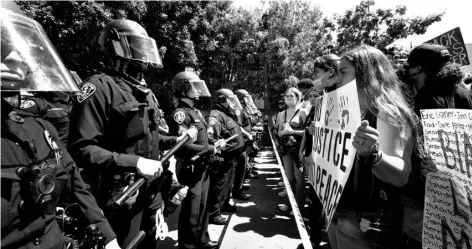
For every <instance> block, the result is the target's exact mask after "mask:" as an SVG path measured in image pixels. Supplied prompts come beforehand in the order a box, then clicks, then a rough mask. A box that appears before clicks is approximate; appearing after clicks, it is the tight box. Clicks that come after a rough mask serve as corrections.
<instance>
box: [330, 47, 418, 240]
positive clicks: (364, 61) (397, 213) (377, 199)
mask: <svg viewBox="0 0 472 249" xmlns="http://www.w3.org/2000/svg"><path fill="white" fill-rule="evenodd" d="M353 80H356V84H357V88H358V95H359V104H360V109H361V115H362V120H363V121H362V123H361V125H360V126H359V128H358V129H357V132H356V133H355V136H354V137H353V142H352V144H353V146H354V148H355V149H356V151H357V155H356V160H355V163H354V165H353V168H352V170H351V173H350V175H349V178H348V181H347V183H346V185H345V188H344V191H343V194H342V196H341V199H340V201H339V204H338V206H337V209H336V212H335V214H334V217H333V220H332V221H331V224H330V227H329V229H328V236H329V240H330V244H331V247H332V248H334V249H338V248H380V247H381V248H398V246H399V242H400V236H401V227H402V226H401V221H402V217H403V216H402V213H403V207H402V203H401V199H400V193H399V191H398V187H401V186H404V185H405V184H406V183H407V181H408V177H409V175H410V172H411V163H410V159H411V155H412V152H413V146H414V141H415V134H416V123H417V116H416V115H414V113H413V112H412V110H411V109H410V107H409V105H408V103H407V101H406V98H405V96H404V95H403V94H402V93H403V91H402V83H401V82H400V81H399V80H398V78H397V76H396V74H395V70H394V68H393V66H392V65H391V63H390V61H389V60H388V59H387V58H386V56H385V55H384V54H383V53H382V52H381V51H379V50H378V49H375V48H373V47H369V46H360V47H357V48H355V49H352V50H350V51H348V52H346V53H345V54H344V55H343V56H342V57H341V62H340V64H339V67H338V84H339V86H342V85H345V84H347V83H349V82H351V81H353Z"/></svg>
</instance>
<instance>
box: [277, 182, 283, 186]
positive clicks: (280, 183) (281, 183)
mask: <svg viewBox="0 0 472 249" xmlns="http://www.w3.org/2000/svg"><path fill="white" fill-rule="evenodd" d="M277 186H279V187H285V183H284V182H279V183H278V184H277Z"/></svg>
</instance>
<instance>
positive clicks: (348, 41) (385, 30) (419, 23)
mask: <svg viewBox="0 0 472 249" xmlns="http://www.w3.org/2000/svg"><path fill="white" fill-rule="evenodd" d="M374 5H375V2H374V1H373V0H363V1H362V2H361V3H360V4H359V5H357V6H356V7H355V8H354V9H350V10H347V11H346V12H345V13H344V15H335V17H334V21H335V23H336V24H337V25H335V27H333V26H332V28H330V29H331V30H332V31H336V32H337V33H338V35H337V42H336V43H337V44H336V49H337V51H338V52H343V51H345V50H347V49H350V48H352V47H355V46H358V45H369V46H373V47H377V48H379V49H383V48H385V47H386V46H388V45H389V44H391V43H392V42H394V41H396V40H398V39H401V38H406V37H407V36H409V35H412V34H424V33H425V32H426V29H427V28H428V27H429V26H430V25H431V24H433V23H435V22H438V21H441V17H442V16H443V15H444V13H436V14H431V15H428V16H426V17H407V16H406V10H407V8H406V6H404V5H401V6H397V7H395V9H375V10H374V9H373V6H374Z"/></svg>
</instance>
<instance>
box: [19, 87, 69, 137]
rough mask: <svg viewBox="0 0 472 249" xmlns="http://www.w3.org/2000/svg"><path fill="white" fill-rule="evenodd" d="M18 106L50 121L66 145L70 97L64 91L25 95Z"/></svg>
mask: <svg viewBox="0 0 472 249" xmlns="http://www.w3.org/2000/svg"><path fill="white" fill-rule="evenodd" d="M20 108H21V109H23V110H25V111H28V112H31V113H33V114H34V115H36V116H39V117H41V118H43V119H44V120H46V121H48V122H50V123H51V124H52V125H54V127H55V128H56V130H57V132H58V134H59V138H60V139H61V142H62V143H63V144H65V145H67V139H68V137H69V113H70V108H71V105H70V97H69V94H68V93H64V92H52V91H50V92H35V93H34V94H33V95H32V96H28V95H25V96H24V98H22V100H21V105H20Z"/></svg>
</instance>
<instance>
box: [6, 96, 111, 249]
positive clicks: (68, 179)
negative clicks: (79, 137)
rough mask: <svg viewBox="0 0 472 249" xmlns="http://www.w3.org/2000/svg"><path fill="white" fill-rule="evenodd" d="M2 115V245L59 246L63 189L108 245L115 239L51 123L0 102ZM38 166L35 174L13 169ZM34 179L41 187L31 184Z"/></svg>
mask: <svg viewBox="0 0 472 249" xmlns="http://www.w3.org/2000/svg"><path fill="white" fill-rule="evenodd" d="M1 115H2V120H1V122H2V133H1V134H2V135H1V136H2V157H1V162H2V163H1V168H2V242H1V245H2V248H38V249H40V248H45V249H55V248H62V246H63V239H62V231H61V229H60V227H59V225H58V223H57V221H56V206H57V204H58V201H59V199H60V197H61V195H62V197H64V195H65V194H66V193H67V194H68V195H71V197H72V200H73V201H76V202H78V204H79V207H80V209H81V211H82V213H83V214H84V218H85V219H86V222H87V223H88V224H96V225H97V226H98V228H99V230H100V231H101V232H102V234H103V235H104V236H106V241H105V242H106V243H108V242H109V241H111V240H112V239H114V238H115V237H116V236H115V234H114V232H113V230H112V228H111V226H110V224H109V223H108V221H107V220H106V218H105V216H104V215H103V213H102V211H101V210H100V208H99V207H98V205H97V203H96V201H95V198H94V197H93V196H92V194H91V193H90V192H89V191H88V190H87V189H86V185H85V183H84V182H83V180H82V178H81V176H80V174H79V173H78V171H77V167H76V165H75V164H74V162H73V161H72V158H71V157H70V155H69V154H68V153H67V151H66V149H65V147H64V145H63V144H62V143H60V142H59V137H58V135H57V133H56V130H55V129H54V127H53V126H52V125H51V124H50V123H49V122H46V121H44V120H42V119H41V118H37V117H34V116H33V115H32V114H31V113H29V112H25V111H23V110H21V109H13V108H12V107H11V106H9V105H8V104H7V103H6V102H4V101H3V100H2V113H1ZM38 166H39V167H41V170H40V174H39V175H38V176H36V177H28V174H23V175H22V174H17V173H16V172H17V171H18V169H19V168H21V167H26V168H28V169H30V171H26V172H32V171H31V169H33V167H35V169H36V170H37V169H38ZM23 169H24V168H23ZM47 175H50V176H51V177H52V178H50V177H49V176H47ZM19 176H22V178H20V177H19ZM40 178H41V179H43V180H42V181H41V180H40ZM47 179H49V180H51V179H53V180H52V181H47ZM41 182H42V183H43V184H39V183H41ZM32 183H37V184H38V185H36V186H41V189H37V188H36V187H34V188H31V187H30V186H31V185H32ZM53 184H54V185H53ZM52 186H53V187H54V189H53V191H52V192H51V193H50V194H49V195H40V193H41V192H40V191H41V190H43V191H44V189H47V187H52ZM64 191H68V192H64ZM46 193H47V192H46ZM34 200H39V201H37V202H35V201H34ZM21 203H23V204H21ZM41 203H42V204H41Z"/></svg>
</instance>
